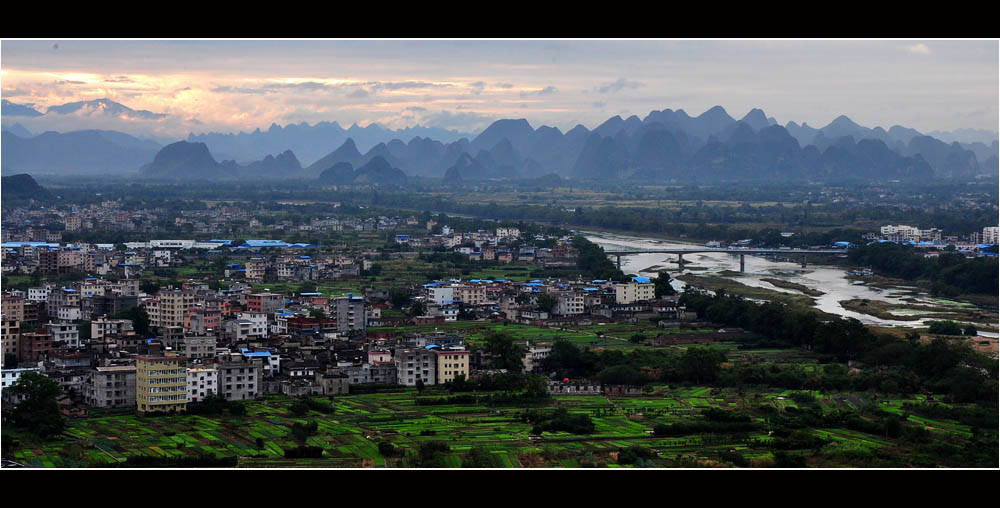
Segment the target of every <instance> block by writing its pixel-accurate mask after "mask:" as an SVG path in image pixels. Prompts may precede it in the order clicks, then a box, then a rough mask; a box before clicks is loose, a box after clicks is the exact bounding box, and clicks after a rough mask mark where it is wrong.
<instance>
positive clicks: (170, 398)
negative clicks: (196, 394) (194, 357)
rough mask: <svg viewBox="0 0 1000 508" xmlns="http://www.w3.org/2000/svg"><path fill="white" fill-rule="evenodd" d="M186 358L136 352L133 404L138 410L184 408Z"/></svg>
mask: <svg viewBox="0 0 1000 508" xmlns="http://www.w3.org/2000/svg"><path fill="white" fill-rule="evenodd" d="M187 367H188V358H187V357H185V356H142V355H140V356H136V360H135V368H136V380H135V392H136V405H137V406H138V410H139V412H140V413H147V412H176V411H184V410H185V409H187V399H188V390H187V388H188V384H187V383H188V379H187Z"/></svg>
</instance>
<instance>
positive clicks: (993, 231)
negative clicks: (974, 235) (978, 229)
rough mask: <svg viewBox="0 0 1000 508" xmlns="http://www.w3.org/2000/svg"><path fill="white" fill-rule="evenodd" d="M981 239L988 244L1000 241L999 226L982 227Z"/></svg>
mask: <svg viewBox="0 0 1000 508" xmlns="http://www.w3.org/2000/svg"><path fill="white" fill-rule="evenodd" d="M982 241H983V243H989V244H997V243H1000V227H997V226H991V227H985V228H983V237H982Z"/></svg>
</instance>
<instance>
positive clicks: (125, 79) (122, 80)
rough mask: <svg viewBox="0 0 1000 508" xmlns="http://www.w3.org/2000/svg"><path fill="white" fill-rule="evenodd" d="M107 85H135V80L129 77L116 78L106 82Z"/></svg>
mask: <svg viewBox="0 0 1000 508" xmlns="http://www.w3.org/2000/svg"><path fill="white" fill-rule="evenodd" d="M104 82H105V83H135V80H134V79H132V78H130V77H128V76H118V77H116V78H108V79H105V80H104Z"/></svg>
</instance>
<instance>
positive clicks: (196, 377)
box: [187, 367, 219, 402]
mask: <svg viewBox="0 0 1000 508" xmlns="http://www.w3.org/2000/svg"><path fill="white" fill-rule="evenodd" d="M187 381H188V399H187V401H188V402H198V401H199V400H205V397H208V396H209V395H211V394H213V393H219V371H218V370H216V369H214V368H211V367H191V368H188V370H187Z"/></svg>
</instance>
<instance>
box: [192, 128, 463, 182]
mask: <svg viewBox="0 0 1000 508" xmlns="http://www.w3.org/2000/svg"><path fill="white" fill-rule="evenodd" d="M463 136H464V135H463V134H460V133H458V132H455V131H450V130H446V129H441V128H437V127H419V126H418V127H407V128H405V129H399V130H391V129H385V128H383V127H381V126H379V125H378V124H371V125H369V126H367V127H359V126H358V125H352V126H351V127H349V128H347V129H345V128H343V127H341V126H340V124H338V123H337V122H319V123H317V124H315V125H309V124H307V123H305V122H302V123H298V124H288V125H285V126H284V127H282V126H280V125H278V124H271V126H270V128H268V129H267V130H266V131H262V130H260V129H257V130H254V131H253V132H239V133H237V134H222V133H216V132H211V133H202V134H194V133H192V134H190V135H188V137H187V141H189V142H197V143H205V144H206V145H207V146H208V147H209V149H210V150H211V151H212V152H213V153H225V154H227V156H230V157H233V158H235V159H236V160H238V161H251V160H258V159H261V158H262V157H264V156H265V155H266V154H270V153H280V152H283V151H285V150H291V151H293V152H295V153H296V154H298V156H299V157H300V160H301V161H303V163H304V164H306V165H307V166H309V167H313V166H315V165H316V164H317V163H318V162H319V160H320V159H321V158H322V157H323V156H324V155H326V154H328V153H329V152H330V150H332V149H334V148H335V147H338V146H341V145H343V144H344V143H345V142H346V141H347V140H348V139H351V140H352V142H353V143H355V148H356V149H358V150H369V149H371V147H373V146H375V145H377V144H379V143H388V142H389V141H392V140H394V139H400V138H402V139H413V138H415V137H424V138H432V139H437V140H439V141H441V142H444V143H448V142H453V141H457V140H459V139H461V138H462V137H463ZM324 164H325V163H324ZM331 165H332V164H330V165H325V166H324V165H323V164H321V166H324V167H323V169H326V168H328V167H330V166H331ZM323 169H320V170H319V171H317V172H315V173H313V177H315V175H318V174H319V172H321V171H322V170H323Z"/></svg>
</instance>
